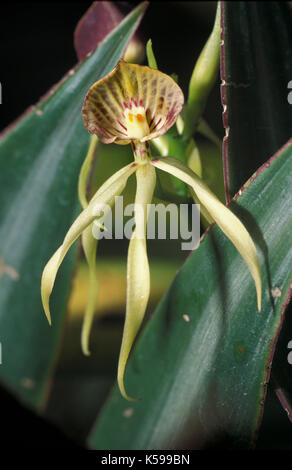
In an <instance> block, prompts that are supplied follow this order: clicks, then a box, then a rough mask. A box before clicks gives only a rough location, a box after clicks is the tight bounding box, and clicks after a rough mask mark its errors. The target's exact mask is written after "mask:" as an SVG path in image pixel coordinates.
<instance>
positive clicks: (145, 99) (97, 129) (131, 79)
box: [41, 60, 261, 400]
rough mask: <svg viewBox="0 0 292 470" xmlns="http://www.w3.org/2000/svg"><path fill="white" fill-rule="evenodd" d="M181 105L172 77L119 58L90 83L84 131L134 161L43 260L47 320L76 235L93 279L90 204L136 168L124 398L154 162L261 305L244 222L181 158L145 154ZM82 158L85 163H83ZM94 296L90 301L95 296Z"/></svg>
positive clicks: (106, 198)
mask: <svg viewBox="0 0 292 470" xmlns="http://www.w3.org/2000/svg"><path fill="white" fill-rule="evenodd" d="M183 104H184V96H183V93H182V91H181V89H180V87H179V86H178V85H177V84H176V82H175V81H174V80H173V79H172V78H171V77H169V76H168V75H166V74H164V73H162V72H160V71H158V70H155V69H152V68H150V67H147V66H140V65H135V64H128V63H126V62H124V61H123V60H121V61H120V62H119V63H118V64H117V66H116V67H115V68H114V70H113V71H112V72H110V73H109V74H108V75H107V76H105V77H104V78H102V79H101V80H99V81H98V82H96V83H94V84H93V85H92V87H91V88H90V89H89V91H88V93H87V95H86V97H85V100H84V105H83V109H82V115H83V120H84V125H85V127H86V128H87V130H88V131H89V133H90V134H93V135H94V136H97V137H98V139H100V140H101V141H102V142H104V143H107V144H111V143H116V144H120V145H125V144H131V146H132V149H133V153H134V161H133V163H131V164H129V165H127V166H126V167H124V168H122V169H121V170H119V171H118V172H117V173H115V174H114V175H113V176H111V177H110V178H109V179H108V180H107V181H106V182H105V183H104V184H103V185H102V186H101V187H100V188H99V189H98V191H97V192H96V193H95V194H94V196H93V197H92V198H91V200H90V201H89V203H88V202H87V201H86V200H84V198H83V203H82V205H83V211H82V212H81V214H80V215H79V216H78V217H77V219H76V220H75V222H74V223H73V225H72V226H71V227H70V229H69V231H68V232H67V234H66V236H65V238H64V241H63V243H62V245H61V246H60V247H59V248H58V250H57V251H56V252H55V254H54V255H53V256H52V258H51V259H50V260H49V262H48V263H47V265H46V267H45V269H44V272H43V276H42V284H41V294H42V301H43V306H44V310H45V313H46V316H47V318H48V320H49V322H51V317H50V309H49V298H50V294H51V292H52V289H53V285H54V282H55V278H56V275H57V271H58V269H59V266H60V264H61V262H62V260H63V258H64V256H65V255H66V253H67V251H68V250H69V248H70V246H71V245H72V244H73V243H74V241H75V240H76V239H77V238H78V237H79V236H80V235H82V245H83V248H84V251H85V255H86V258H87V261H88V263H89V265H90V267H91V270H92V273H93V276H92V279H94V269H95V268H94V265H95V254H96V240H94V237H93V235H92V232H91V226H92V223H93V222H94V220H95V219H96V218H97V217H96V212H95V210H94V208H95V207H96V204H99V203H106V204H109V205H111V204H112V203H113V200H114V197H115V196H116V195H119V194H121V192H122V191H123V189H124V188H125V186H126V183H127V180H128V178H129V177H130V175H131V174H133V173H135V174H136V181H137V187H136V197H135V210H134V216H135V230H134V231H133V234H132V237H131V240H130V243H129V249H128V260H127V302H126V318H125V324H124V332H123V339H122V345H121V351H120V357H119V364H118V385H119V388H120V391H121V394H122V395H123V396H124V397H125V398H126V399H128V400H135V399H133V398H130V397H129V396H128V395H127V393H126V390H125V386H124V373H125V367H126V363H127V360H128V357H129V354H130V351H131V348H132V345H133V342H134V340H135V338H136V335H137V333H138V331H139V329H140V326H141V323H142V320H143V317H144V314H145V310H146V307H147V303H148V298H149V292H150V275H149V265H148V258H147V248H146V224H147V205H148V204H150V203H151V201H152V197H153V192H154V188H155V183H156V168H158V169H160V170H163V171H166V172H167V173H170V174H171V175H174V176H175V177H177V178H179V179H180V180H182V181H183V182H184V183H186V184H187V185H188V186H189V187H190V189H191V191H192V192H193V193H195V195H196V197H197V199H198V200H199V201H200V204H201V205H202V206H203V207H204V209H205V212H207V214H209V216H210V219H211V220H213V221H215V222H216V223H217V224H218V226H219V227H220V228H221V230H222V231H223V232H224V234H225V235H226V236H227V237H228V238H229V239H230V241H231V242H232V243H233V244H234V246H235V247H236V248H237V250H238V251H239V253H240V254H241V256H242V258H243V260H244V261H245V263H246V264H247V267H248V268H249V271H250V274H251V275H252V277H253V279H254V282H255V287H256V293H257V306H258V310H259V311H260V309H261V275H260V267H259V261H258V255H257V251H256V248H255V245H254V243H253V241H252V239H251V237H250V235H249V233H248V231H247V230H246V228H245V227H244V226H243V224H242V223H241V222H240V220H239V219H238V218H237V217H236V216H235V215H234V214H233V213H232V212H231V210H230V209H228V208H227V207H226V206H225V205H224V204H223V203H222V202H220V201H219V199H218V198H217V197H216V196H215V195H214V194H213V193H212V192H211V191H210V189H209V188H208V187H207V185H206V184H205V183H204V182H203V181H202V180H201V179H200V178H199V176H197V175H196V174H195V173H194V172H193V171H192V170H191V169H190V168H189V167H187V166H186V165H185V164H184V163H182V162H181V161H179V160H178V159H176V158H173V157H161V158H156V157H155V158H152V157H151V153H150V146H149V141H150V140H152V139H155V138H157V137H159V136H161V135H163V134H165V133H166V132H167V130H168V129H169V128H170V127H171V126H172V125H173V124H174V123H175V122H176V120H177V118H178V116H179V114H180V112H181V110H182V107H183ZM95 139H96V137H95ZM91 157H92V152H91V153H90V152H89V157H88V159H89V160H90V158H91ZM174 157H175V156H174ZM88 159H86V163H85V164H86V165H87V166H88ZM81 181H82V178H81ZM81 192H82V191H81ZM141 208H142V210H141ZM138 209H139V210H138ZM92 279H91V281H92ZM91 281H90V282H91ZM93 282H94V281H93ZM92 299H93V303H94V301H95V299H94V297H92ZM91 303H92V302H91ZM93 310H94V306H92V305H91V307H90V306H89V308H88V312H89V316H88V318H87V321H85V326H84V328H83V339H82V343H83V350H84V351H85V352H86V353H88V335H89V329H90V324H91V319H92V318H91V317H92V312H93Z"/></svg>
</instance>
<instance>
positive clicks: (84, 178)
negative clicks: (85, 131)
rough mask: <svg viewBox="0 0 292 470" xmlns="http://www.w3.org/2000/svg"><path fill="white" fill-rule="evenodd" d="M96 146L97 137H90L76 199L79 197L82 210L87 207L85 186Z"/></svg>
mask: <svg viewBox="0 0 292 470" xmlns="http://www.w3.org/2000/svg"><path fill="white" fill-rule="evenodd" d="M97 144H98V137H97V136H96V135H92V136H91V139H90V145H89V149H88V153H87V155H86V157H85V160H84V162H83V164H82V167H81V170H80V173H79V179H78V197H79V201H80V204H81V206H82V207H83V209H85V207H87V205H88V201H87V197H86V185H87V183H88V175H89V172H90V167H91V163H92V160H93V157H94V152H95V149H96V146H97Z"/></svg>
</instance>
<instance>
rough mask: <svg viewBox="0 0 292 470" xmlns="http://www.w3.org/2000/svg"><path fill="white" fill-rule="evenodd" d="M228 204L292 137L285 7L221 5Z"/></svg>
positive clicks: (290, 47) (290, 37) (290, 49)
mask: <svg viewBox="0 0 292 470" xmlns="http://www.w3.org/2000/svg"><path fill="white" fill-rule="evenodd" d="M222 5H223V14H222V30H223V36H222V39H223V42H222V46H221V78H222V81H223V84H222V102H223V105H224V113H223V120H224V126H225V128H226V137H225V139H224V146H223V153H224V166H225V184H226V195H227V201H229V200H230V198H231V197H232V196H233V195H234V194H235V193H236V192H237V191H238V190H239V188H240V187H241V186H242V184H243V183H244V182H245V181H246V180H247V179H248V178H249V177H250V176H251V175H252V173H253V172H254V171H255V170H256V169H257V168H258V167H259V166H260V165H262V164H263V163H264V162H265V161H266V160H267V159H268V158H269V157H270V156H271V155H273V154H274V153H275V152H276V151H277V150H278V149H279V148H280V147H281V146H282V145H284V143H285V142H286V141H287V140H288V139H289V138H290V137H291V128H292V106H291V104H289V103H288V93H289V90H288V83H289V81H290V80H291V77H292V11H291V8H289V5H288V4H287V3H286V2H283V3H282V2H236V3H234V2H222Z"/></svg>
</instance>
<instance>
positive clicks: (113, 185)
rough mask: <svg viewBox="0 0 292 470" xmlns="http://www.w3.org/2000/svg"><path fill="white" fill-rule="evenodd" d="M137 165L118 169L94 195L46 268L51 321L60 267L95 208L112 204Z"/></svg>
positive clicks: (44, 294) (45, 299) (44, 293)
mask: <svg viewBox="0 0 292 470" xmlns="http://www.w3.org/2000/svg"><path fill="white" fill-rule="evenodd" d="M136 169H137V165H136V164H133V163H132V164H130V165H127V166H126V167H124V168H122V169H121V170H119V171H117V172H116V173H115V174H114V175H113V176H111V178H109V179H108V180H107V181H106V182H105V183H104V184H103V185H102V186H101V188H100V189H99V190H98V191H97V192H96V194H95V195H94V196H93V197H92V199H91V201H90V203H89V205H88V206H87V207H86V208H85V209H84V210H83V211H82V212H81V214H80V215H79V216H78V217H77V219H76V220H75V222H73V224H72V225H71V227H70V229H69V230H68V232H67V234H66V236H65V238H64V241H63V243H62V245H61V246H60V247H59V248H58V250H57V251H56V252H55V254H54V255H53V256H52V258H51V259H50V260H49V261H48V263H47V265H46V266H45V268H44V271H43V274H42V280H41V297H42V302H43V306H44V310H45V313H46V316H47V318H48V321H49V322H50V318H51V316H50V309H49V299H50V295H51V292H52V289H53V286H54V283H55V279H56V275H57V272H58V269H59V267H60V265H61V263H62V261H63V259H64V257H65V255H66V253H67V251H68V250H69V248H70V247H71V245H72V244H73V243H74V242H75V240H76V239H77V238H78V237H79V236H80V235H81V233H82V232H83V230H85V229H86V228H87V227H88V226H89V225H90V224H91V223H92V222H93V220H94V219H95V218H96V217H97V216H96V212H95V208H96V206H97V205H98V204H111V203H112V202H113V200H114V197H115V195H116V194H120V193H121V191H122V190H123V189H124V187H125V185H126V183H127V180H128V178H129V176H130V175H131V174H132V173H134V171H136Z"/></svg>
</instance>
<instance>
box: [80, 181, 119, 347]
mask: <svg viewBox="0 0 292 470" xmlns="http://www.w3.org/2000/svg"><path fill="white" fill-rule="evenodd" d="M111 180H112V177H111V178H109V179H108V181H106V183H104V185H103V186H102V187H101V188H100V189H99V190H98V191H97V193H96V194H97V195H100V194H101V193H102V192H103V191H104V190H105V189H107V188H108V187H109V185H110V183H111ZM123 189H124V186H120V189H119V190H117V192H116V194H115V196H119V195H120V194H121V192H122V190H123ZM113 202H114V201H113V200H112V201H109V203H108V206H107V209H105V210H104V211H103V217H105V216H106V214H107V212H108V211H109V209H110V207H111V206H112V204H113ZM96 222H97V223H96ZM92 226H93V224H90V225H89V226H88V227H87V228H86V229H85V230H84V231H83V233H82V238H81V244H82V248H83V250H84V253H85V257H86V261H87V264H88V267H89V285H88V296H87V305H86V310H85V315H84V320H83V325H82V332H81V348H82V352H83V354H85V356H89V355H90V351H89V335H90V330H91V326H92V322H93V317H94V312H95V308H96V303H97V298H98V285H97V272H96V251H97V243H98V240H97V238H95V237H97V234H98V232H97V230H99V231H100V230H101V229H104V230H106V228H105V227H104V226H103V225H102V224H98V219H97V220H95V237H93V234H92Z"/></svg>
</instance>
